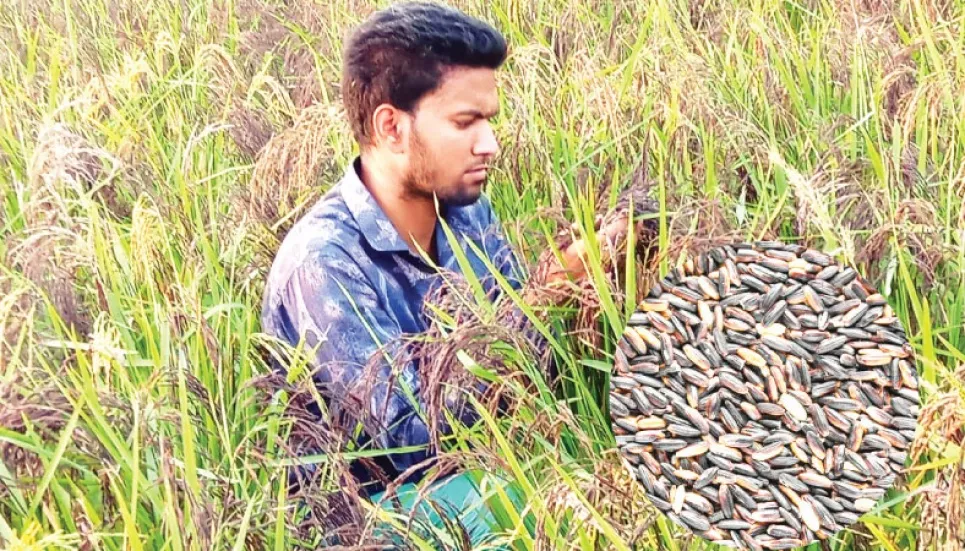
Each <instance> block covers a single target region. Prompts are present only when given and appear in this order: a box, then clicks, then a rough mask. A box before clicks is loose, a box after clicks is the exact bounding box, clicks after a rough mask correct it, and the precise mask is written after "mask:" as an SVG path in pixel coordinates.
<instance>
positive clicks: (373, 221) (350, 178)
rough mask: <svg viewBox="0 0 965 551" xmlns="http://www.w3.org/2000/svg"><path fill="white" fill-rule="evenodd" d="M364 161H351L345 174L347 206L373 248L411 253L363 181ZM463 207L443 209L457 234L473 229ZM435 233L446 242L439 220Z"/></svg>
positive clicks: (344, 197)
mask: <svg viewBox="0 0 965 551" xmlns="http://www.w3.org/2000/svg"><path fill="white" fill-rule="evenodd" d="M361 163H362V161H361V157H355V159H354V160H353V161H352V162H351V163H349V166H348V168H347V169H346V171H345V175H344V176H343V177H342V182H341V185H340V186H339V187H340V188H341V194H342V199H343V200H344V201H345V206H346V207H348V210H349V212H351V213H352V216H353V217H354V218H355V222H356V223H357V224H358V225H359V229H360V230H361V232H362V235H363V236H364V237H365V239H366V241H368V243H369V245H371V246H372V248H373V249H375V250H377V251H382V252H411V251H409V246H408V245H407V244H406V242H405V240H404V239H402V236H401V235H400V234H399V231H398V230H397V229H396V228H395V226H394V225H393V224H392V221H391V220H389V219H388V217H387V216H386V215H385V211H383V210H382V207H381V206H379V204H378V202H377V201H376V200H375V197H373V196H372V193H371V192H369V190H368V188H366V187H365V184H363V183H362V179H361V178H360V177H359V169H360V168H361ZM463 210H465V209H464V208H448V209H444V212H443V216H442V218H443V219H444V220H445V221H446V224H448V225H449V227H450V229H452V231H453V233H454V234H455V235H456V236H459V234H460V233H462V232H466V231H469V230H470V228H471V224H470V222H469V221H468V220H466V213H464V212H462V211H463ZM435 235H436V236H437V237H440V236H441V240H443V241H445V234H443V233H442V232H441V226H440V225H439V223H438V222H437V223H436V232H435ZM436 244H437V246H439V247H440V248H441V247H442V246H444V244H443V243H440V242H438V240H437V243H436ZM445 248H446V249H448V246H445Z"/></svg>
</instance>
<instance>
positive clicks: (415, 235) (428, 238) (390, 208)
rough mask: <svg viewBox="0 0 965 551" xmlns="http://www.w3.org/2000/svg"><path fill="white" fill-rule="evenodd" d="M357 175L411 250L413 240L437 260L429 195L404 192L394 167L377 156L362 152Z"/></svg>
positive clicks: (433, 210)
mask: <svg viewBox="0 0 965 551" xmlns="http://www.w3.org/2000/svg"><path fill="white" fill-rule="evenodd" d="M361 158H362V161H361V165H362V166H361V170H360V171H359V172H360V173H359V178H360V179H361V180H362V184H363V185H365V187H366V188H367V189H368V190H369V193H371V194H372V197H374V198H375V202H376V203H378V204H379V206H380V207H381V208H382V211H383V212H385V216H386V217H387V218H388V219H389V221H390V222H392V225H393V226H395V229H396V230H397V231H398V232H399V235H401V236H402V240H403V241H405V242H406V244H408V246H409V250H411V251H412V252H413V253H414V254H416V255H419V252H418V248H416V246H415V245H416V243H418V245H419V247H421V248H422V250H424V251H426V252H427V253H428V254H429V256H430V258H432V259H433V261H434V262H437V261H438V260H437V258H436V250H435V240H434V239H433V237H434V235H435V229H436V220H437V216H436V208H435V204H434V203H433V201H432V199H431V198H423V197H412V196H411V195H408V194H406V193H405V192H404V189H403V187H402V185H401V183H400V182H399V181H398V176H397V174H396V172H395V171H394V170H392V169H391V168H389V167H386V166H385V165H384V164H383V163H380V162H379V161H378V159H376V158H373V157H370V156H367V155H365V154H364V153H363V154H362V155H361Z"/></svg>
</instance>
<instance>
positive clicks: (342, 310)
mask: <svg viewBox="0 0 965 551" xmlns="http://www.w3.org/2000/svg"><path fill="white" fill-rule="evenodd" d="M282 307H283V308H284V310H285V311H286V313H287V315H288V317H289V320H290V322H291V324H292V326H293V328H294V333H295V334H298V335H301V334H304V335H305V339H306V346H308V347H312V348H314V347H316V346H317V350H316V352H315V365H314V366H315V367H317V368H319V372H318V375H317V376H316V380H318V381H319V382H320V383H322V384H325V385H326V386H328V387H329V388H328V394H329V395H331V396H334V397H341V396H346V394H347V393H349V392H357V394H356V396H362V397H366V396H370V400H369V403H368V404H365V406H367V409H368V411H363V412H359V414H360V417H361V416H362V415H365V416H367V417H368V419H369V420H372V421H375V422H376V423H377V424H378V425H379V426H380V428H381V430H378V431H377V432H376V433H375V434H370V436H371V437H372V439H373V441H374V443H375V444H376V445H377V446H378V447H379V448H383V449H391V448H399V447H406V446H419V445H425V444H427V443H428V442H429V433H428V428H427V427H426V424H425V422H424V421H423V419H422V418H421V417H420V416H419V415H418V414H417V412H416V408H415V407H414V406H413V404H412V402H411V401H410V398H409V396H408V394H407V393H406V392H404V391H403V388H404V387H407V388H408V389H409V390H410V391H411V393H412V396H413V397H414V399H415V401H416V404H418V407H419V408H420V409H421V408H422V404H421V402H419V401H418V396H419V392H418V390H419V378H418V376H417V372H416V366H415V365H413V362H407V363H404V364H402V365H399V366H396V367H397V369H395V370H393V368H392V365H390V363H389V361H388V360H387V359H386V358H385V357H384V356H383V353H385V354H386V355H387V356H388V358H389V359H392V360H394V359H395V358H396V354H397V350H398V346H397V345H398V344H399V343H398V342H397V341H396V339H397V337H399V336H401V334H402V331H401V329H400V327H399V325H398V323H397V322H396V321H395V320H394V319H392V318H391V317H390V316H389V315H388V313H387V312H386V310H385V308H384V305H382V304H379V301H378V297H377V294H376V292H375V288H374V287H373V284H372V282H370V281H369V280H368V278H367V277H366V275H365V274H364V273H363V272H362V270H361V268H360V267H359V266H358V264H357V263H355V262H354V261H353V260H351V259H349V257H348V255H347V254H346V255H344V257H343V256H342V255H335V254H330V255H316V256H315V257H313V258H310V259H308V260H306V261H305V263H304V264H303V265H301V266H300V267H299V268H298V269H296V270H295V272H294V273H293V274H292V277H291V279H290V280H289V282H288V284H287V286H286V288H285V292H284V293H283V297H282ZM373 356H375V358H373ZM370 360H374V362H375V364H374V366H375V370H374V372H373V373H368V372H367V371H366V366H367V365H368V364H369V362H370ZM393 372H394V373H393ZM369 375H371V377H369ZM366 382H370V383H371V384H372V385H373V388H372V392H371V393H370V394H368V393H367V392H359V391H361V390H364V389H361V388H360V387H361V386H362V385H363V384H365V383H366ZM427 456H428V455H427V452H426V451H424V450H422V451H416V452H409V453H398V454H392V455H389V456H388V458H389V460H390V461H391V462H392V464H393V465H394V466H395V467H396V468H397V469H398V470H399V471H400V472H401V471H404V470H405V469H407V468H409V467H411V466H412V465H414V464H417V463H419V462H421V461H423V460H425V459H426V457H427Z"/></svg>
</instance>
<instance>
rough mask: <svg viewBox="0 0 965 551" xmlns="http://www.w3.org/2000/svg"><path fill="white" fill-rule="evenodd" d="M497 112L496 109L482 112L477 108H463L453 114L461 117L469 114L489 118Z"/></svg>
mask: <svg viewBox="0 0 965 551" xmlns="http://www.w3.org/2000/svg"><path fill="white" fill-rule="evenodd" d="M497 114H499V110H498V109H496V110H495V111H489V112H488V113H483V112H482V111H480V110H479V109H464V110H462V111H459V112H457V113H456V114H455V115H454V116H456V117H462V116H465V115H470V116H473V117H483V118H487V119H489V118H492V117H495V116H496V115H497Z"/></svg>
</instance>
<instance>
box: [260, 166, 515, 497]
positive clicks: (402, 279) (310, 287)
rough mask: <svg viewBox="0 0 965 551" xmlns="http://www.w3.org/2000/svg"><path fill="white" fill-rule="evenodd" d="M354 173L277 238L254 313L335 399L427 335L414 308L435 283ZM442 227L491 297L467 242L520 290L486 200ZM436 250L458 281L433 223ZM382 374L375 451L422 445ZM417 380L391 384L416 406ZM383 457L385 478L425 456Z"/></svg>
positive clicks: (422, 433) (406, 407)
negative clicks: (393, 348)
mask: <svg viewBox="0 0 965 551" xmlns="http://www.w3.org/2000/svg"><path fill="white" fill-rule="evenodd" d="M360 163H361V160H360V158H359V157H356V158H355V159H354V160H353V162H352V164H351V165H350V166H349V167H348V169H347V170H346V171H345V174H344V176H343V177H342V179H341V181H339V182H338V184H337V185H335V186H334V187H333V188H332V189H331V190H329V192H328V193H326V194H325V196H324V197H322V198H321V199H320V200H319V201H318V202H317V203H316V204H315V205H314V206H313V207H312V208H311V210H310V211H308V212H307V213H306V214H305V215H304V216H303V217H302V218H301V219H300V220H298V221H297V222H296V223H295V224H294V225H293V227H292V228H291V230H290V231H289V232H288V234H287V235H286V236H285V238H284V240H283V242H282V244H281V247H280V249H279V250H278V252H277V255H276V257H275V260H274V262H273V264H272V267H271V271H270V272H269V275H268V279H267V283H266V288H265V295H264V299H263V305H262V307H263V309H262V316H261V323H262V328H263V330H264V331H265V332H266V333H268V334H270V335H272V336H275V337H278V338H280V339H282V340H284V341H286V342H288V343H289V344H291V345H292V346H297V345H298V343H299V342H300V339H301V338H302V337H303V336H304V339H305V345H306V349H308V350H312V349H315V347H317V351H316V352H315V365H314V366H312V367H315V368H319V367H321V369H320V370H319V371H318V373H317V375H316V381H317V382H318V383H320V384H322V385H324V386H326V387H327V388H329V389H330V391H331V392H333V393H335V395H339V394H338V393H339V392H342V391H343V389H345V388H348V387H350V386H351V385H352V384H353V383H355V382H357V381H358V380H359V377H360V376H362V372H363V367H364V366H365V364H366V363H367V362H368V361H369V358H370V357H371V356H372V355H373V354H375V353H377V352H378V353H379V355H380V356H381V355H382V352H381V351H380V350H387V349H388V347H386V348H382V349H380V345H386V344H389V343H390V341H393V340H394V339H396V338H397V337H399V336H401V335H403V334H415V333H423V332H425V331H426V330H427V329H428V323H429V320H428V318H427V317H426V316H425V315H424V313H423V308H422V306H423V301H424V299H425V297H426V294H427V293H429V292H431V290H432V289H433V288H434V287H435V286H436V285H437V284H439V283H440V282H441V279H442V278H441V276H440V274H439V273H438V272H437V271H436V270H435V269H434V268H433V267H432V266H431V265H429V264H428V263H426V262H425V261H424V260H423V259H422V258H421V257H420V256H419V255H418V254H416V253H412V252H411V251H410V250H409V247H408V245H407V244H406V242H405V241H404V240H403V239H402V236H401V235H400V234H399V232H398V231H397V230H396V228H395V226H394V225H393V224H392V223H391V222H390V221H389V219H388V218H387V217H386V215H385V213H384V212H383V211H382V209H381V207H380V206H379V205H378V203H377V202H376V201H375V199H374V197H373V196H372V195H371V193H370V192H369V191H368V190H367V189H366V187H365V186H364V184H363V183H362V181H361V179H360V178H359V175H358V173H359V167H360ZM442 218H443V219H444V220H445V221H446V223H447V224H448V225H449V227H450V229H451V230H452V232H453V234H454V235H455V236H456V237H457V238H458V244H459V245H460V247H461V249H462V250H463V251H464V252H465V253H466V255H468V258H469V262H470V264H471V266H472V269H473V271H474V272H475V274H476V276H477V277H479V278H480V280H481V281H482V283H483V286H484V289H485V290H486V291H487V292H488V293H491V296H493V297H495V296H496V295H497V294H498V292H499V286H498V284H497V283H496V282H495V279H494V278H493V276H492V274H490V272H489V270H488V268H487V267H486V266H485V264H484V263H483V262H482V260H481V259H480V258H479V257H478V256H476V254H475V253H474V251H473V250H472V249H471V248H470V247H469V246H468V245H466V241H467V240H471V241H472V242H473V243H475V244H476V246H478V247H479V249H480V250H481V251H483V252H484V253H485V255H486V256H487V257H488V258H489V260H490V261H491V262H492V263H493V265H494V266H495V267H497V268H498V269H499V271H500V273H501V274H503V276H505V277H506V278H507V280H509V282H510V285H512V286H513V287H514V288H516V289H519V288H520V287H521V279H520V276H519V264H518V260H517V259H516V258H515V256H514V254H513V252H512V250H511V248H510V247H509V246H508V244H507V243H506V241H505V239H504V237H503V235H502V232H501V230H500V225H499V221H498V219H497V217H496V215H495V214H494V212H493V210H492V206H491V204H490V202H489V199H488V198H487V197H486V196H485V195H483V196H481V197H480V199H479V200H478V201H477V202H476V203H474V204H472V205H469V206H465V207H450V208H448V209H446V211H445V212H444V213H443V214H442ZM435 243H436V250H437V258H438V263H437V264H438V265H439V266H440V267H442V268H444V269H446V270H451V271H453V272H457V273H462V270H461V269H460V266H459V264H458V262H457V260H456V257H455V255H454V254H453V251H452V249H451V247H450V244H449V240H448V239H447V237H446V235H445V233H444V231H443V229H442V226H441V224H439V223H438V222H437V224H436V230H435ZM343 288H344V290H343ZM353 302H354V305H353ZM359 313H361V315H362V316H364V318H365V319H364V321H363V319H362V318H360V317H359ZM366 323H367V324H368V327H366ZM370 329H371V332H370ZM376 341H377V342H376ZM389 357H394V356H393V355H390V356H389ZM382 364H383V365H380V368H381V369H380V377H381V379H380V380H379V381H378V386H377V387H376V390H375V392H373V394H372V399H371V404H370V407H371V413H372V414H373V415H374V417H375V418H376V420H377V421H378V422H379V423H380V425H381V426H383V427H387V430H385V431H382V432H381V433H380V434H377V435H375V436H374V438H372V440H374V443H375V444H376V445H377V447H379V448H382V449H389V448H397V447H403V446H419V445H425V444H427V443H428V442H429V431H428V428H427V426H426V424H425V422H424V420H423V418H422V417H420V416H419V415H417V414H416V412H415V409H414V408H413V405H412V403H411V401H410V399H409V397H408V396H407V395H406V394H405V393H403V391H402V389H401V388H400V387H399V385H398V384H396V385H392V386H391V388H390V387H389V385H388V381H387V380H386V379H388V378H389V374H390V367H389V365H388V362H386V361H385V360H384V359H383V360H382ZM397 367H399V366H397ZM417 370H418V366H417V365H412V363H411V362H410V363H408V364H406V365H404V366H401V368H400V375H399V378H400V379H401V380H402V381H403V382H404V383H405V384H406V385H408V387H409V388H410V389H411V391H412V393H413V395H415V396H418V387H419V378H418V374H417ZM386 402H387V403H386ZM419 405H420V407H422V404H421V402H420V404H419ZM367 440H368V438H364V440H360V442H365V441H367ZM387 457H388V460H389V461H390V464H388V465H386V464H384V463H383V464H382V465H380V466H382V467H383V468H387V469H388V470H389V471H390V472H388V473H387V474H389V475H390V476H391V477H394V476H396V475H397V474H399V473H400V472H401V471H404V470H405V469H407V468H408V467H410V466H412V465H413V464H416V463H419V462H420V461H422V460H424V459H426V458H427V457H428V452H427V451H425V450H422V451H417V452H410V453H395V454H390V455H388V456H387ZM393 470H394V471H395V472H391V471H393ZM359 473H362V474H361V478H365V474H364V473H365V471H356V474H357V475H359ZM363 482H365V480H363Z"/></svg>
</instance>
